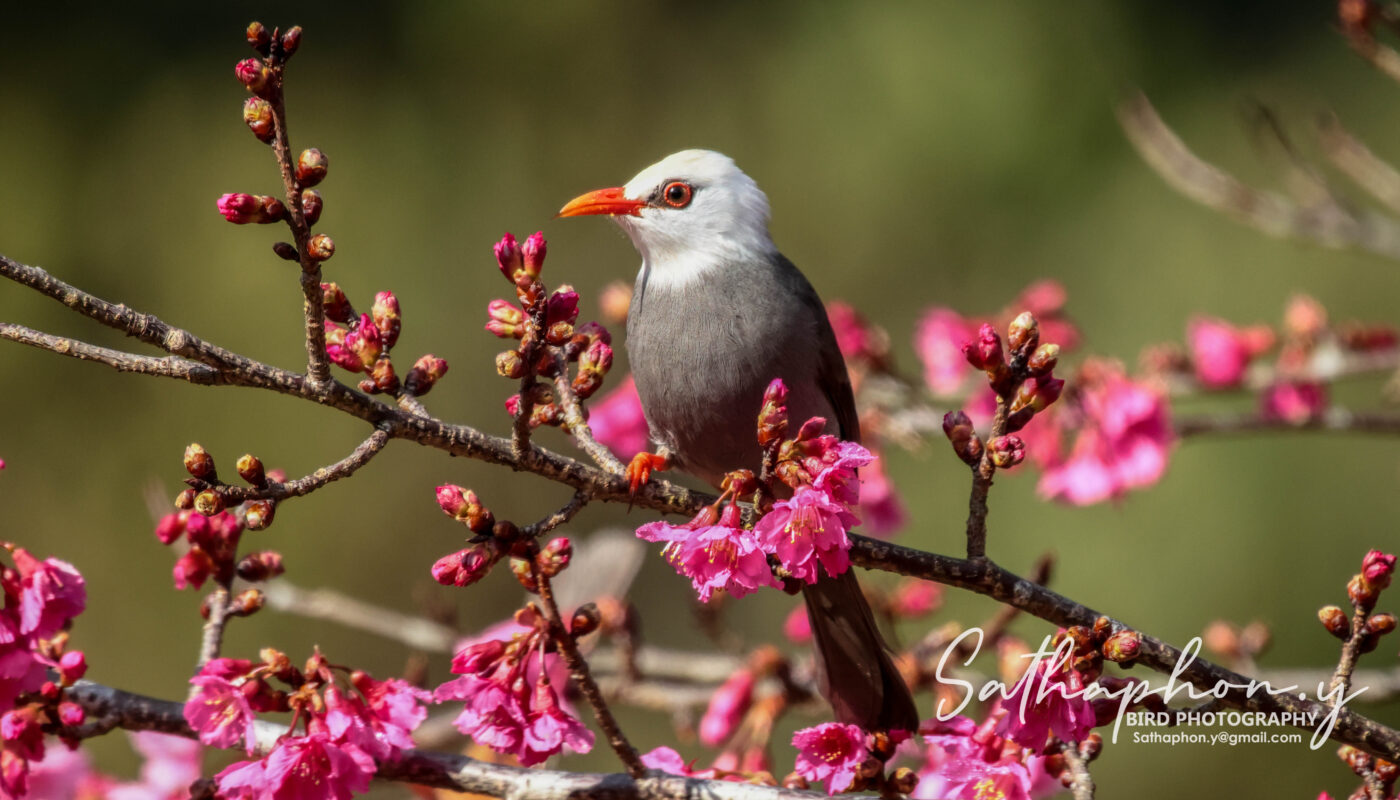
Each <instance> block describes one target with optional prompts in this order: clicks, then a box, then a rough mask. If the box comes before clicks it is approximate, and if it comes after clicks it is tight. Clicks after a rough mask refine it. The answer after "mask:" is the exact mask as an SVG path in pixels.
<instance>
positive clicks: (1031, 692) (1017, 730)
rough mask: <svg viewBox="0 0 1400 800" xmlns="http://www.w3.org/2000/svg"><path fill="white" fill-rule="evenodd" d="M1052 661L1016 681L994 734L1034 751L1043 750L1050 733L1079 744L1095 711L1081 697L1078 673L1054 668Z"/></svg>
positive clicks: (1082, 686)
mask: <svg viewBox="0 0 1400 800" xmlns="http://www.w3.org/2000/svg"><path fill="white" fill-rule="evenodd" d="M1054 660H1055V659H1051V660H1048V661H1041V662H1040V663H1039V664H1038V665H1037V666H1036V668H1035V669H1033V670H1029V671H1027V673H1026V674H1025V675H1024V676H1022V678H1021V680H1019V681H1017V682H1016V685H1015V686H1013V687H1012V690H1011V692H1010V693H1008V694H1007V696H1006V698H1005V699H1004V700H1003V701H1002V707H1003V708H1005V709H1006V710H1007V711H1008V712H1009V713H1007V715H1006V716H1005V717H1002V719H1001V722H999V723H998V724H997V734H999V735H1001V736H1005V737H1007V738H1009V739H1011V740H1012V741H1014V742H1016V743H1017V744H1019V745H1021V746H1023V747H1026V748H1029V749H1031V750H1034V751H1036V752H1040V751H1042V750H1044V749H1045V744H1046V741H1047V738H1048V736H1049V735H1050V734H1051V733H1053V734H1054V735H1055V736H1057V737H1059V739H1060V740H1061V741H1064V742H1081V741H1083V740H1084V739H1085V738H1086V737H1087V736H1088V735H1089V732H1090V731H1091V730H1093V728H1094V708H1093V705H1092V704H1091V703H1090V702H1089V701H1088V700H1086V699H1085V698H1084V682H1083V680H1082V679H1081V678H1080V676H1079V673H1078V672H1075V671H1074V670H1072V669H1055V668H1054V664H1053V662H1054ZM1059 660H1060V661H1063V659H1059Z"/></svg>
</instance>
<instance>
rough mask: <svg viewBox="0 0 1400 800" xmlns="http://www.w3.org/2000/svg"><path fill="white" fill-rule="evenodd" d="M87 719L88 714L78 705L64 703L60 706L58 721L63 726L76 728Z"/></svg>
mask: <svg viewBox="0 0 1400 800" xmlns="http://www.w3.org/2000/svg"><path fill="white" fill-rule="evenodd" d="M85 719H87V712H86V711H84V710H83V707H82V706H80V705H78V704H77V703H70V702H68V701H64V702H62V703H59V704H58V721H59V722H60V723H61V724H63V725H67V726H68V727H70V728H74V727H77V726H79V725H81V724H83V720H85Z"/></svg>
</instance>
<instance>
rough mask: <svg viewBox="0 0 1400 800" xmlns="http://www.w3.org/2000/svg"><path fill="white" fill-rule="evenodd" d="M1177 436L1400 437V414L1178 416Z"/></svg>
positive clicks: (1340, 412) (1337, 411) (1331, 412)
mask: <svg viewBox="0 0 1400 800" xmlns="http://www.w3.org/2000/svg"><path fill="white" fill-rule="evenodd" d="M1172 426H1173V427H1174V428H1175V429H1176V435H1177V436H1180V437H1181V438H1183V439H1185V438H1187V437H1191V436H1201V435H1204V434H1243V433H1271V432H1278V431H1328V432H1332V433H1365V434H1390V435H1394V434H1400V414H1387V413H1385V412H1380V411H1369V412H1368V411H1350V410H1348V409H1345V408H1337V407H1333V408H1329V409H1327V410H1326V411H1324V412H1323V413H1322V414H1321V415H1319V416H1316V417H1313V418H1312V419H1308V420H1304V421H1302V422H1289V421H1287V420H1282V419H1266V418H1264V417H1262V416H1260V415H1258V414H1255V413H1247V414H1212V415H1200V416H1191V417H1177V418H1176V419H1175V420H1173V421H1172Z"/></svg>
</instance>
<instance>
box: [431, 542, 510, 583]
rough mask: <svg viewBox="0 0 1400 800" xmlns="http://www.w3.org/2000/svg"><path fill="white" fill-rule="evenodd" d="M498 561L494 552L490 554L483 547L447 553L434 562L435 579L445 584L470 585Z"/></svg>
mask: <svg viewBox="0 0 1400 800" xmlns="http://www.w3.org/2000/svg"><path fill="white" fill-rule="evenodd" d="M495 563H496V559H495V558H494V554H492V555H488V554H487V553H486V549H485V548H482V547H469V548H467V549H465V550H459V551H457V552H455V553H451V554H449V555H445V556H443V557H442V558H439V559H438V560H437V563H435V564H433V569H432V573H433V580H435V581H437V582H438V583H440V584H442V585H443V586H469V585H471V584H473V583H476V582H477V581H479V580H481V579H482V578H484V577H486V573H487V572H490V571H491V566H492V565H493V564H495Z"/></svg>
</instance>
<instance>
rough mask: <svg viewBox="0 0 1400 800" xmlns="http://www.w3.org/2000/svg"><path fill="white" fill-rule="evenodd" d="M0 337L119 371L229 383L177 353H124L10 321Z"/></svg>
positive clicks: (219, 373) (0, 326)
mask: <svg viewBox="0 0 1400 800" xmlns="http://www.w3.org/2000/svg"><path fill="white" fill-rule="evenodd" d="M0 338H3V339H8V340H10V341H12V342H19V343H20V344H27V345H29V346H30V347H37V348H39V349H41V350H49V351H52V352H55V353H58V354H59V355H64V356H69V357H70V358H76V359H78V360H80V361H96V362H98V363H100V364H106V365H107V366H109V367H111V368H112V369H115V370H116V371H118V372H134V373H136V374H138V375H157V376H160V377H165V378H177V379H179V380H184V381H189V382H190V383H197V384H200V385H203V386H217V385H220V384H224V383H230V382H231V381H230V380H229V375H228V373H227V372H224V371H223V370H220V369H219V368H217V367H211V366H209V365H208V364H201V363H199V362H198V361H191V360H189V359H187V358H180V357H178V356H165V357H164V358H155V357H153V356H143V355H138V354H136V353H127V352H124V351H122V350H113V349H112V348H110V347H99V346H97V345H94V344H88V343H87V342H80V341H78V340H77V339H69V338H68V337H66V336H54V335H52V334H48V333H43V332H40V331H36V330H34V329H33V328H26V327H25V326H23V325H15V324H13V323H9V322H0Z"/></svg>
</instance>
